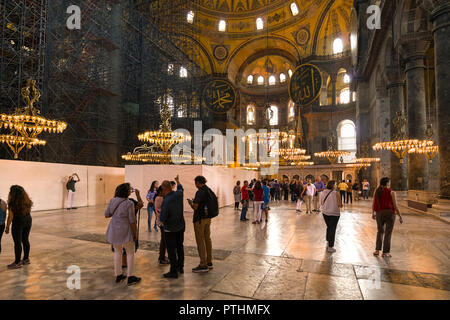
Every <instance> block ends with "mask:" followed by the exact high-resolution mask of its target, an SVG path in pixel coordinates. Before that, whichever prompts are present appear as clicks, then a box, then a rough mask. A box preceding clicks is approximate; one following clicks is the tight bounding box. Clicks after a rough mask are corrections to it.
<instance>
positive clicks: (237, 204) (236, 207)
mask: <svg viewBox="0 0 450 320" xmlns="http://www.w3.org/2000/svg"><path fill="white" fill-rule="evenodd" d="M234 208H235V209H239V201H238V202H234Z"/></svg>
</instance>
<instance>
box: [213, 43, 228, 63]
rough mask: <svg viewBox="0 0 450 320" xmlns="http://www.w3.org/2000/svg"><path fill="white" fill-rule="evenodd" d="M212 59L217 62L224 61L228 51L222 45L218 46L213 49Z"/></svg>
mask: <svg viewBox="0 0 450 320" xmlns="http://www.w3.org/2000/svg"><path fill="white" fill-rule="evenodd" d="M214 57H215V58H216V59H217V60H219V61H222V60H225V59H226V58H227V57H228V50H227V48H226V47H225V46H223V45H218V46H216V47H215V48H214Z"/></svg>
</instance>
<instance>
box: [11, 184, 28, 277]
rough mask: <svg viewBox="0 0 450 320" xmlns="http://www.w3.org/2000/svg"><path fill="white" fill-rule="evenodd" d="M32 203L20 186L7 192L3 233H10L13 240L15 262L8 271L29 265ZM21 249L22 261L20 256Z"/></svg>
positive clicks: (15, 186)
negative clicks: (6, 209) (6, 211)
mask: <svg viewBox="0 0 450 320" xmlns="http://www.w3.org/2000/svg"><path fill="white" fill-rule="evenodd" d="M32 206H33V202H32V201H31V200H30V197H29V196H28V194H27V193H26V192H25V190H24V189H23V188H22V187H21V186H17V185H14V186H12V187H11V188H10V190H9V195H8V218H7V222H6V228H5V233H6V234H9V227H10V226H11V223H12V227H11V233H12V237H13V240H14V255H15V260H14V262H13V263H11V264H10V265H8V269H17V268H20V267H22V266H23V265H27V264H30V259H29V256H30V241H29V236H30V231H31V225H32V219H31V207H32ZM22 247H23V259H21V256H22Z"/></svg>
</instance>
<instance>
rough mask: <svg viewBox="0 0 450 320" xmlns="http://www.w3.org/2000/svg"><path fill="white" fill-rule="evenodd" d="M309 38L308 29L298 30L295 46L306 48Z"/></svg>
mask: <svg viewBox="0 0 450 320" xmlns="http://www.w3.org/2000/svg"><path fill="white" fill-rule="evenodd" d="M309 37H310V34H309V30H308V29H306V28H302V29H300V30H298V32H297V37H296V40H297V44H298V45H300V46H306V45H307V44H308V41H309Z"/></svg>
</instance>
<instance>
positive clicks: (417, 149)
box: [372, 112, 439, 163]
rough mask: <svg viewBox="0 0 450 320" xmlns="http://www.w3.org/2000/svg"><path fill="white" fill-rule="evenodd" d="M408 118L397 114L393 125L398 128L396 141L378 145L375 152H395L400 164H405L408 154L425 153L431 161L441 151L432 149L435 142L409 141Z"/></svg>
mask: <svg viewBox="0 0 450 320" xmlns="http://www.w3.org/2000/svg"><path fill="white" fill-rule="evenodd" d="M406 122H407V121H406V118H405V117H404V116H403V114H402V113H401V112H397V117H395V119H394V121H393V123H394V126H395V127H396V128H397V133H396V134H395V136H394V139H395V140H394V141H386V142H379V143H376V144H375V145H374V146H373V147H372V148H373V150H390V151H392V152H394V154H395V155H396V156H397V158H398V159H399V160H400V163H403V159H404V158H405V156H406V155H407V154H408V153H423V154H425V155H427V157H428V159H429V160H430V157H432V158H431V160H432V159H433V158H434V156H435V155H436V154H437V152H438V151H439V149H438V148H437V146H434V147H436V148H432V147H433V145H434V141H432V140H419V139H408V138H407V137H406Z"/></svg>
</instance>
